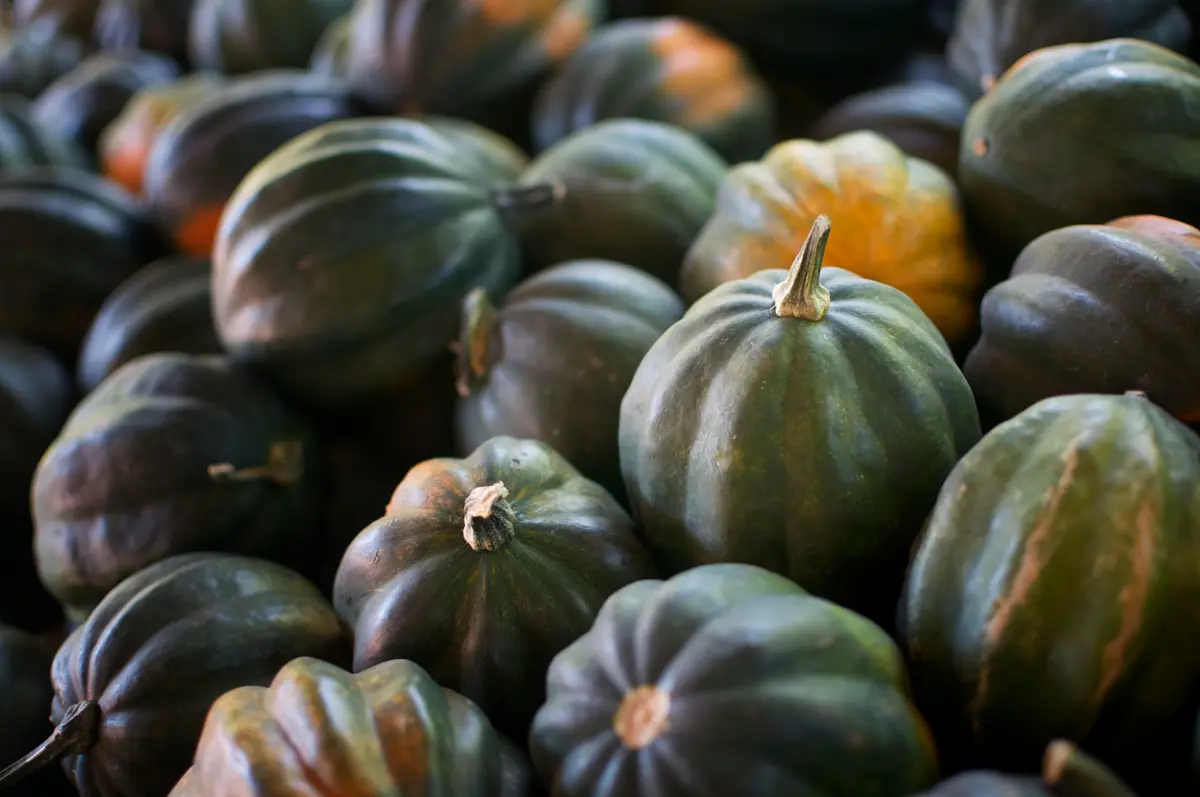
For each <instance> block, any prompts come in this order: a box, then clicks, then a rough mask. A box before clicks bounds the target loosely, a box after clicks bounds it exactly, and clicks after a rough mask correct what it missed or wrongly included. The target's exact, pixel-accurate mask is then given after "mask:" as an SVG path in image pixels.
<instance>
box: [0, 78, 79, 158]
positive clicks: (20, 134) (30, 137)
mask: <svg viewBox="0 0 1200 797" xmlns="http://www.w3.org/2000/svg"><path fill="white" fill-rule="evenodd" d="M87 162H88V157H87V154H86V153H85V152H84V151H83V150H82V149H81V148H80V147H79V145H78V144H76V143H75V142H74V141H73V140H70V139H64V138H60V137H59V135H58V134H57V133H56V132H53V131H51V130H48V129H47V128H46V127H45V126H44V125H42V124H41V123H40V122H37V121H35V120H34V118H33V109H32V107H31V106H30V103H29V101H28V100H26V99H25V98H24V97H20V96H17V95H14V94H0V173H7V172H13V171H18V170H20V169H26V168H29V167H30V166H58V167H62V168H76V169H81V168H85V167H86V166H87Z"/></svg>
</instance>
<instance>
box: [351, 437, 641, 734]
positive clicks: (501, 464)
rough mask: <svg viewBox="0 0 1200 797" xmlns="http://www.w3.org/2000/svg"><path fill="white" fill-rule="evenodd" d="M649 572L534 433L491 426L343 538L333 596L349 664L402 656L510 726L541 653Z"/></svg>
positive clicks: (524, 723)
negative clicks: (469, 449) (350, 637)
mask: <svg viewBox="0 0 1200 797" xmlns="http://www.w3.org/2000/svg"><path fill="white" fill-rule="evenodd" d="M654 572H655V571H654V564H653V561H652V560H651V558H650V555H649V554H648V553H647V552H646V549H645V548H644V547H642V544H641V543H640V542H639V541H638V539H637V536H636V535H635V531H634V525H633V521H632V520H630V518H629V516H628V515H627V514H626V513H625V510H623V509H622V508H621V506H620V505H619V504H618V503H617V502H616V501H615V500H614V499H613V497H612V496H611V495H609V494H608V492H606V491H605V490H604V488H602V487H601V486H600V485H598V484H596V483H595V482H593V481H589V480H588V479H585V478H584V477H583V476H581V475H580V474H579V472H578V471H577V470H575V468H573V467H572V466H571V464H570V463H569V462H567V461H566V460H565V459H563V458H562V457H560V456H559V455H558V454H556V453H555V452H554V451H553V450H552V449H551V448H549V447H548V446H546V445H544V444H542V443H539V442H537V441H534V440H516V439H513V438H510V437H496V438H493V439H491V440H489V441H488V442H487V443H484V444H483V445H482V446H481V447H480V448H479V449H478V450H476V451H475V452H474V453H473V454H472V455H471V456H470V457H468V458H466V459H432V460H428V461H426V462H423V463H421V464H419V465H417V466H415V467H414V468H413V469H412V470H410V471H409V472H408V475H406V476H405V477H404V480H403V481H402V482H400V485H399V486H398V487H397V488H396V491H395V493H393V495H392V499H391V502H390V503H389V504H388V507H387V512H386V514H385V515H384V516H383V517H382V518H380V519H379V520H377V521H376V522H375V523H373V524H371V525H370V526H368V527H367V528H366V529H364V530H363V532H362V533H361V534H359V535H358V537H357V538H355V540H354V542H352V543H351V544H350V547H349V548H348V549H347V550H346V555H345V556H344V557H343V559H342V564H341V567H339V568H338V573H337V579H336V580H335V582H334V587H333V600H334V605H335V606H336V607H337V610H338V614H340V615H341V617H342V619H343V620H344V621H345V622H346V623H347V625H349V626H350V627H351V628H352V629H353V630H354V668H355V669H356V670H363V669H365V668H367V667H372V666H374V665H376V664H378V663H380V662H383V661H387V660H389V659H411V660H412V661H414V662H416V663H417V664H420V665H421V666H422V667H425V668H426V669H428V670H429V674H430V675H431V676H433V678H434V680H436V681H437V682H438V683H439V684H441V685H443V686H445V687H446V688H448V689H454V690H455V691H458V692H461V693H462V694H463V695H465V696H466V697H468V698H470V699H471V700H473V701H475V702H476V703H478V704H479V706H480V707H481V708H482V709H483V710H484V711H485V712H486V713H487V715H488V717H489V718H490V719H491V721H492V723H493V724H494V725H496V727H497V728H499V729H500V730H501V731H502V732H506V733H509V734H511V735H513V736H515V737H517V738H521V737H522V736H523V734H524V733H525V732H526V731H527V730H528V724H529V721H530V719H531V718H532V717H533V713H534V711H536V710H537V707H538V705H539V704H540V703H541V701H542V698H543V696H544V694H545V672H546V667H547V666H548V665H549V663H550V660H551V659H552V658H553V657H554V656H555V655H556V654H557V653H558V652H559V651H560V650H562V649H563V648H565V647H566V646H567V645H569V644H570V643H571V642H572V641H574V640H575V638H576V637H578V636H579V635H580V634H582V633H583V632H584V631H586V630H587V628H588V626H589V625H590V624H591V623H592V621H593V620H594V619H595V616H596V612H597V611H598V610H599V609H600V605H601V604H602V603H603V602H604V601H605V600H606V599H607V598H608V596H609V595H611V594H612V593H613V592H615V591H616V590H617V589H619V588H620V587H623V586H625V585H626V584H629V583H632V582H634V581H637V580H639V579H643V578H651V577H653V575H654Z"/></svg>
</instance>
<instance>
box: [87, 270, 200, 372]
mask: <svg viewBox="0 0 1200 797" xmlns="http://www.w3.org/2000/svg"><path fill="white" fill-rule="evenodd" d="M158 352H181V353H183V354H220V353H221V342H220V340H218V339H217V330H216V328H215V326H214V325H213V320H212V266H211V264H210V263H209V262H208V261H207V260H196V259H193V258H189V257H181V256H172V257H169V258H165V259H163V260H160V261H156V262H154V263H151V264H150V265H148V266H145V267H144V268H142V269H140V270H139V271H137V272H136V273H135V274H133V275H132V276H131V277H129V279H127V280H125V281H124V282H122V283H121V284H120V285H119V286H118V287H117V289H116V290H115V291H113V292H112V294H111V295H110V296H109V297H108V299H106V300H105V302H104V304H103V305H102V306H101V307H100V311H99V312H98V313H97V314H96V320H95V321H93V322H92V327H91V329H90V330H88V334H87V337H86V338H84V340H83V347H82V349H81V351H80V353H79V361H78V364H77V365H76V373H77V378H78V381H79V387H80V388H82V389H83V390H84V392H89V391H91V390H94V389H95V388H96V386H97V385H99V384H100V383H101V382H102V381H104V379H105V378H107V377H108V375H109V374H111V373H112V372H113V371H116V370H117V369H118V368H119V367H120V366H122V365H124V364H125V363H127V362H129V361H130V360H133V359H136V358H138V357H141V356H142V355H144V354H156V353H158Z"/></svg>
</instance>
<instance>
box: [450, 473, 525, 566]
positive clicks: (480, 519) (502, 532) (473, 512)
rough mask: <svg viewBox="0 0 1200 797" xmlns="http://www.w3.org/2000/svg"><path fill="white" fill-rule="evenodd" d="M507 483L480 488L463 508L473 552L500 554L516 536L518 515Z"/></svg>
mask: <svg viewBox="0 0 1200 797" xmlns="http://www.w3.org/2000/svg"><path fill="white" fill-rule="evenodd" d="M507 497H508V488H507V487H505V486H504V482H496V483H495V484H489V485H487V486H486V487H476V488H475V489H474V490H472V491H471V492H470V494H468V495H467V500H466V502H465V503H464V504H463V515H464V518H463V539H464V540H466V541H467V545H470V546H471V550H473V551H487V552H489V553H490V552H492V551H497V550H499V549H500V548H501V547H503V546H504V544H505V543H507V542H508V541H509V540H511V539H512V538H513V535H514V534H515V533H516V521H517V516H516V513H514V512H513V509H512V507H511V506H509V503H508V501H505V500H504V499H505V498H507Z"/></svg>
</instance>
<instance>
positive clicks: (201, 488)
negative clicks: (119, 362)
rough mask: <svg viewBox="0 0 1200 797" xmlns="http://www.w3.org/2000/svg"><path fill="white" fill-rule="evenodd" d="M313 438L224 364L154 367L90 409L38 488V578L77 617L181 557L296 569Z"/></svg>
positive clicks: (307, 527) (78, 411)
mask: <svg viewBox="0 0 1200 797" xmlns="http://www.w3.org/2000/svg"><path fill="white" fill-rule="evenodd" d="M318 465H319V463H318V462H317V457H316V452H315V450H314V443H313V440H312V433H311V431H310V430H309V429H308V428H307V425H306V424H305V423H304V422H303V421H302V420H301V419H299V418H297V417H296V416H294V415H293V414H292V413H291V412H290V411H289V410H288V409H287V408H286V407H285V406H284V405H283V404H282V403H280V401H279V399H277V398H276V397H275V395H274V393H272V392H271V391H270V390H269V388H268V387H267V386H266V385H264V384H262V383H260V382H259V381H258V380H257V378H256V377H255V376H254V375H252V374H250V373H247V372H246V371H244V370H242V369H240V368H238V367H236V366H234V365H231V364H230V363H229V362H228V361H227V360H225V359H224V358H221V357H211V356H189V355H184V354H173V353H170V354H151V355H146V356H144V357H140V358H138V359H137V360H134V361H132V362H129V363H126V364H125V365H124V366H122V367H121V368H119V369H118V370H117V371H116V372H115V373H113V374H112V375H111V376H110V377H108V378H107V379H106V380H104V382H103V383H102V384H101V385H100V387H98V388H97V389H96V390H95V391H93V392H92V393H91V394H89V395H88V396H87V398H85V399H84V400H83V401H82V402H81V403H80V404H79V406H78V407H76V408H75V411H74V412H73V413H72V414H71V417H70V419H69V420H68V421H67V423H66V426H65V427H64V428H63V430H62V432H61V433H60V434H59V437H58V439H57V440H55V441H54V443H53V445H51V446H50V448H49V450H47V451H46V453H45V455H44V456H43V457H42V461H41V463H40V464H39V466H38V469H37V473H36V475H35V476H34V482H33V490H32V500H33V512H34V520H35V522H36V524H37V533H36V538H35V545H36V549H35V550H36V554H37V562H38V572H39V573H40V575H41V578H42V582H43V583H44V584H45V585H46V587H47V589H49V590H50V592H51V593H52V594H54V595H55V596H56V597H57V598H58V599H59V601H60V602H61V603H63V605H64V607H65V608H66V610H67V613H68V616H69V617H72V618H76V619H78V618H80V617H82V616H84V615H86V614H87V612H88V611H89V610H90V609H91V607H92V606H94V605H95V604H96V603H97V602H98V601H99V600H100V599H101V598H102V597H103V596H104V594H105V593H106V592H107V591H108V590H109V589H111V588H112V587H113V586H114V585H115V584H116V583H117V582H118V581H120V580H121V579H123V578H125V577H126V576H128V575H130V574H131V573H134V572H136V571H137V570H140V569H141V568H143V567H146V566H147V565H150V564H153V563H154V562H156V561H158V560H160V559H163V558H166V557H168V556H171V555H173V554H177V553H183V552H187V551H197V550H200V551H203V550H209V551H211V550H217V551H229V552H232V553H245V554H249V555H254V556H262V557H265V558H267V559H272V560H276V561H282V562H285V563H288V564H301V563H303V560H304V557H305V556H306V555H307V553H308V548H309V547H310V543H311V542H312V539H311V538H312V536H313V534H314V533H315V531H316V528H315V526H316V524H317V520H316V519H315V515H316V513H317V511H318V509H319V507H320V505H321V503H320V502H321V496H320V494H319V491H318V490H317V489H316V486H317V485H318V484H319V483H320V482H319V481H318V477H319V476H320V469H319V467H318Z"/></svg>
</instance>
